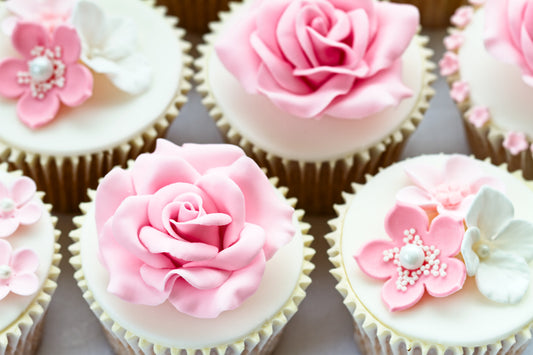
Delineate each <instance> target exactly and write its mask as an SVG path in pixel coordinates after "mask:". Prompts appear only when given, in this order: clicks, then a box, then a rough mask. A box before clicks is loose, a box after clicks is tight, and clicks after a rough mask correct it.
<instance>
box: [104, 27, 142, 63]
mask: <svg viewBox="0 0 533 355" xmlns="http://www.w3.org/2000/svg"><path fill="white" fill-rule="evenodd" d="M106 23H107V29H106V32H107V38H106V40H105V44H104V45H103V46H102V47H101V48H100V49H101V51H102V54H101V55H102V56H103V57H106V58H108V59H110V60H113V61H117V60H120V59H123V58H126V57H128V56H130V55H131V54H133V53H135V51H136V49H137V28H136V26H135V22H134V21H133V20H132V19H129V18H124V17H111V18H108V19H107V22H106Z"/></svg>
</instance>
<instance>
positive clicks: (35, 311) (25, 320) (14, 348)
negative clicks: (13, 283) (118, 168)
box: [0, 163, 61, 355]
mask: <svg viewBox="0 0 533 355" xmlns="http://www.w3.org/2000/svg"><path fill="white" fill-rule="evenodd" d="M0 171H3V172H7V164H5V163H4V164H0ZM10 174H16V175H19V176H22V172H21V171H13V172H10ZM37 196H38V197H39V198H40V199H42V198H43V196H44V194H43V193H42V192H37ZM44 207H45V208H46V210H47V211H48V212H50V211H51V210H52V206H51V205H49V204H45V205H44ZM52 223H53V224H54V227H55V225H56V223H57V217H53V216H52ZM59 235H60V232H59V230H57V229H54V239H55V242H54V254H53V256H52V262H51V264H50V269H49V270H48V276H47V278H46V280H44V282H43V285H42V286H41V289H40V290H39V291H37V294H36V296H35V298H34V299H33V301H32V302H31V303H30V304H29V305H28V307H27V308H26V310H25V311H24V312H23V313H22V314H21V315H20V316H19V317H18V318H17V320H15V321H14V322H13V323H11V324H10V325H9V326H8V327H7V328H5V329H2V330H0V354H1V355H31V354H34V353H35V352H36V350H37V348H38V347H39V344H40V341H41V336H42V328H43V325H44V319H43V318H44V316H45V313H46V310H47V309H48V305H49V304H50V301H51V299H52V295H53V294H54V291H55V289H56V287H57V283H56V281H57V278H58V277H59V272H60V270H59V262H60V261H61V254H60V253H59V248H60V246H59V244H58V240H59Z"/></svg>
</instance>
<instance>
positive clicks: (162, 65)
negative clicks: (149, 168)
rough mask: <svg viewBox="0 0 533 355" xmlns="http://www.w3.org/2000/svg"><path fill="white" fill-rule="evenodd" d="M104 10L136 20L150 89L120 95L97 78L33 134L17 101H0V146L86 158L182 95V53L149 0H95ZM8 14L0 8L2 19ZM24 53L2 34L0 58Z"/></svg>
mask: <svg viewBox="0 0 533 355" xmlns="http://www.w3.org/2000/svg"><path fill="white" fill-rule="evenodd" d="M93 1H94V2H95V3H97V4H98V5H99V6H101V7H102V8H103V9H104V10H105V11H106V12H108V13H109V14H114V15H121V16H127V17H130V18H132V19H133V20H134V21H135V22H136V23H137V26H138V35H139V46H140V50H141V52H142V53H143V54H144V55H145V56H146V58H147V59H148V61H149V63H150V65H151V66H152V69H153V78H152V84H151V86H150V88H149V89H148V90H147V91H146V92H145V93H143V94H141V95H138V96H130V95H128V94H126V93H124V92H121V91H120V90H119V89H117V88H116V87H115V86H113V84H112V83H111V82H110V81H108V79H107V78H106V77H105V76H104V75H102V74H94V73H93V74H94V90H93V96H92V97H91V98H89V100H87V101H86V102H85V103H84V104H83V105H81V106H78V107H75V108H68V107H66V106H63V107H61V109H60V111H59V114H58V116H57V117H56V118H55V119H54V120H53V121H52V122H50V123H49V124H47V125H45V126H44V127H42V128H39V129H36V130H32V129H31V128H29V127H27V126H25V125H24V124H23V123H22V122H21V121H20V120H19V119H18V117H17V114H16V105H17V100H11V99H6V98H2V97H0V117H2V129H1V130H0V142H3V143H5V144H7V145H8V146H13V147H17V148H19V149H20V150H23V151H26V152H33V153H38V154H44V155H53V156H67V155H68V156H72V155H85V154H90V153H94V152H99V151H102V150H105V149H109V148H112V147H115V146H117V145H119V144H120V143H124V142H126V141H128V140H130V139H132V138H134V137H136V136H138V135H139V134H140V133H141V132H143V131H145V130H146V129H147V128H148V127H150V126H151V125H153V123H154V122H155V120H156V119H157V118H159V117H161V116H162V115H163V114H164V113H165V112H166V111H167V108H168V107H169V105H170V103H171V102H172V101H173V99H174V97H175V96H176V94H177V93H178V90H179V83H180V77H181V76H182V70H183V53H182V48H181V45H180V43H179V40H178V37H177V35H176V33H175V31H174V29H173V27H172V26H171V25H170V24H169V22H168V21H166V20H165V19H164V18H163V16H162V15H161V13H160V12H158V11H155V10H154V9H153V8H152V7H150V5H148V3H147V2H145V1H131V0H113V1H109V0H93ZM7 15H8V12H7V10H6V8H5V6H4V5H3V4H1V5H0V21H1V20H2V19H3V18H5V17H6V16H7ZM7 57H17V58H19V57H20V55H19V54H18V53H17V52H16V51H15V50H14V49H13V46H12V45H11V40H10V38H9V37H8V36H6V35H5V34H3V33H0V59H3V58H7Z"/></svg>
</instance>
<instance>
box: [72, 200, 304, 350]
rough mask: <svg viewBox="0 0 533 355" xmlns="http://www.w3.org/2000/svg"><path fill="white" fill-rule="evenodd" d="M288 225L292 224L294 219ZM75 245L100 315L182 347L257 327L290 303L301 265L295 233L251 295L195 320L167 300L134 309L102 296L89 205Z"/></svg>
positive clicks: (104, 279)
mask: <svg viewBox="0 0 533 355" xmlns="http://www.w3.org/2000/svg"><path fill="white" fill-rule="evenodd" d="M294 223H295V224H297V221H296V218H295V221H294ZM80 243H81V261H82V269H83V272H84V274H85V280H86V282H87V286H88V288H89V290H90V291H91V292H92V293H93V295H94V298H95V301H96V303H98V304H99V305H100V307H101V308H102V309H103V310H104V312H105V313H107V314H108V315H109V316H110V317H111V318H112V319H113V320H114V321H116V322H117V323H119V324H120V325H121V326H122V327H123V328H125V329H127V330H129V331H130V332H132V333H134V334H135V335H137V336H139V337H142V338H145V339H146V340H148V341H150V342H152V343H155V344H159V345H163V346H167V347H178V348H187V349H191V348H206V347H210V346H215V345H220V344H226V343H228V342H229V343H232V342H234V341H236V340H239V339H242V338H243V337H244V336H246V335H247V334H249V333H251V332H253V331H256V330H257V329H259V328H260V327H261V326H262V324H263V323H264V322H265V321H266V320H268V319H269V318H272V317H273V316H274V315H275V314H276V313H277V312H279V311H280V309H282V308H283V307H284V305H285V303H286V302H287V301H288V300H289V299H290V297H291V295H292V293H293V292H294V289H295V288H296V286H297V285H298V281H299V278H300V275H301V271H302V265H303V238H302V235H301V234H300V233H297V235H296V236H295V237H294V238H293V240H292V241H291V242H290V243H289V244H287V245H285V246H283V247H282V248H280V249H279V250H278V252H277V253H276V254H275V255H274V257H273V258H272V259H270V260H269V261H268V262H267V264H266V269H265V274H264V276H263V279H262V280H261V284H260V286H259V289H258V290H257V291H256V293H255V294H253V295H252V296H251V297H250V298H248V299H247V300H246V301H244V303H243V304H242V305H241V306H240V307H238V308H237V309H235V310H232V311H226V312H223V313H222V314H221V315H220V316H219V317H217V318H215V319H200V318H194V317H191V316H188V315H186V314H184V313H180V312H178V311H177V310H176V309H175V308H174V307H173V306H172V305H171V304H170V303H169V302H165V303H163V304H162V305H159V306H155V307H151V306H144V305H136V304H132V303H128V302H125V301H123V300H121V299H120V298H118V297H116V296H114V295H112V294H110V293H108V292H107V283H108V273H107V270H106V269H105V268H104V267H103V266H102V265H101V263H100V262H99V261H98V260H99V259H98V241H97V236H96V227H95V223H94V203H92V204H91V208H90V209H89V211H88V213H87V214H86V216H85V222H84V224H83V226H82V229H81V236H80Z"/></svg>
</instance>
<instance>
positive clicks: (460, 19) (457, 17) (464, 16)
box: [450, 6, 474, 28]
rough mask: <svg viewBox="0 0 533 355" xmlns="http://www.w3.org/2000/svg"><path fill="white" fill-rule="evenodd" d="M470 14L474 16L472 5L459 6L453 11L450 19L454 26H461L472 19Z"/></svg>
mask: <svg viewBox="0 0 533 355" xmlns="http://www.w3.org/2000/svg"><path fill="white" fill-rule="evenodd" d="M472 16H474V8H472V6H461V7H460V8H458V9H457V10H456V11H455V13H454V14H453V16H452V17H451V19H450V20H451V22H452V24H453V25H454V26H457V27H460V28H462V27H465V26H466V25H468V24H469V23H470V21H472Z"/></svg>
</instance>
